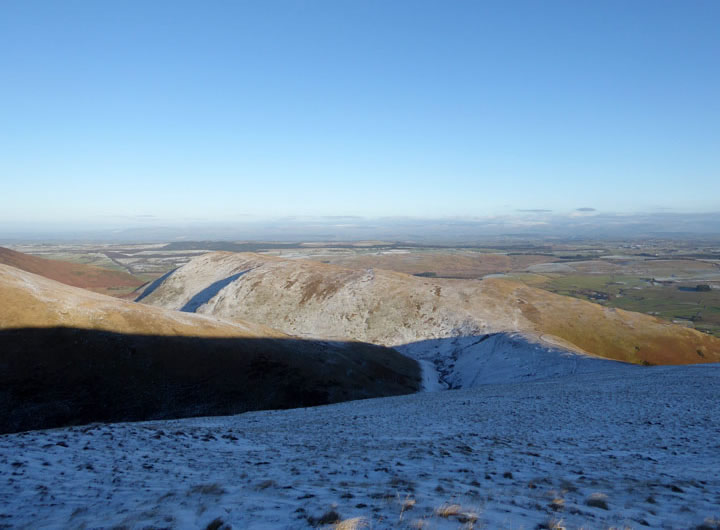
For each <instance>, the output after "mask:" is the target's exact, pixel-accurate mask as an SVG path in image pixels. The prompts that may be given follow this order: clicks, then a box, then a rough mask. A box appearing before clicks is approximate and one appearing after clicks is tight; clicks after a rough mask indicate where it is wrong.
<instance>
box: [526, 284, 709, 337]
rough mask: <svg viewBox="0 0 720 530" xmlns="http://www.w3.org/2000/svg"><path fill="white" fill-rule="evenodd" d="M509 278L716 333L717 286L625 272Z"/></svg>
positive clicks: (554, 291) (558, 292)
mask: <svg viewBox="0 0 720 530" xmlns="http://www.w3.org/2000/svg"><path fill="white" fill-rule="evenodd" d="M539 276H541V277H539ZM542 277H544V280H543V279H542ZM513 278H514V279H517V280H520V281H523V282H524V283H527V284H528V285H533V286H534V287H540V288H543V289H546V290H548V291H551V292H553V293H557V294H562V295H565V296H572V297H575V298H580V299H583V300H588V301H590V302H595V303H599V304H602V305H606V306H608V307H617V308H620V309H625V310H628V311H637V312H640V313H649V314H653V315H656V316H658V317H660V318H663V319H666V320H669V321H679V322H682V323H684V324H686V325H689V326H692V327H694V328H695V329H697V330H699V331H704V332H707V333H711V334H713V335H715V336H717V337H720V290H717V289H713V290H711V291H706V292H700V291H694V290H690V289H693V288H694V287H695V285H696V284H694V283H687V284H685V283H683V284H679V285H678V284H672V285H657V284H653V283H651V282H650V281H648V280H647V279H643V278H639V277H636V276H626V275H604V274H568V275H563V274H546V275H513ZM684 289H687V290H684Z"/></svg>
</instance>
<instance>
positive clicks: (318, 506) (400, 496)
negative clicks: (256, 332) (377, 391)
mask: <svg viewBox="0 0 720 530" xmlns="http://www.w3.org/2000/svg"><path fill="white" fill-rule="evenodd" d="M719 435H720V366H710V365H705V366H692V367H653V368H645V369H640V370H637V369H633V370H628V369H627V367H624V366H622V365H614V364H613V365H611V366H609V367H608V369H607V370H605V371H601V372H597V373H593V374H575V375H566V376H562V377H558V378H556V379H551V380H546V381H540V382H527V383H520V384H502V385H485V386H479V387H477V388H473V389H469V390H454V391H447V392H437V393H422V394H415V395H411V396H403V397H398V398H385V399H375V400H368V401H358V402H351V403H344V404H341V405H334V406H328V407H318V408H312V409H296V410H289V411H270V412H257V413H249V414H243V415H240V416H234V417H223V418H195V419H187V420H177V421H164V422H147V423H136V424H116V425H93V426H87V427H77V428H68V429H57V430H51V431H44V432H28V433H22V434H15V435H6V436H2V437H0V477H1V478H0V527H4V526H7V527H32V528H38V527H72V528H82V527H92V528H97V527H113V526H126V527H130V528H145V527H152V528H158V527H160V528H166V527H184V528H204V527H206V526H207V525H208V524H210V523H211V522H213V521H216V520H217V519H218V518H219V519H220V520H222V521H223V522H224V523H228V524H230V525H232V526H233V527H234V528H305V527H307V526H309V525H310V524H311V523H314V524H316V525H321V521H323V520H324V521H330V520H332V519H333V518H334V517H330V516H328V517H326V518H325V519H323V518H322V515H323V514H326V513H327V512H329V511H331V510H334V511H335V512H336V513H337V514H339V516H340V517H341V518H343V519H350V518H361V519H358V520H355V523H357V526H356V527H362V525H363V523H365V527H371V528H407V527H412V528H419V527H426V528H457V527H459V526H463V525H465V526H471V525H473V524H474V526H475V527H476V528H477V527H483V526H486V527H489V528H535V527H537V525H539V524H540V525H543V524H548V525H549V524H550V523H551V522H553V521H554V522H556V523H558V522H560V521H562V524H563V525H564V526H566V527H570V528H575V527H579V526H583V527H584V528H606V527H620V528H622V527H626V526H627V527H633V528H642V527H645V526H649V527H653V528H689V527H693V526H694V525H698V524H701V523H703V521H705V520H706V519H709V520H708V523H707V524H709V525H710V524H715V523H711V521H710V520H711V519H712V518H713V517H714V518H720V476H719V474H718V470H719V469H720V436H719ZM605 508H607V509H605ZM216 524H218V523H216ZM347 527H348V528H351V527H352V526H351V525H350V524H348V525H347ZM710 527H712V526H710Z"/></svg>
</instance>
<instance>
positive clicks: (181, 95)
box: [0, 0, 720, 224]
mask: <svg viewBox="0 0 720 530" xmlns="http://www.w3.org/2000/svg"><path fill="white" fill-rule="evenodd" d="M719 28H720V2H718V1H716V0H709V1H705V2H701V1H680V0H676V1H664V0H648V1H641V0H632V1H627V0H622V1H606V0H603V1H597V2H591V1H584V0H581V1H578V0H570V1H562V2H559V1H527V2H515V1H507V0H503V1H498V2H488V1H479V0H477V1H449V0H438V1H435V2H427V1H418V0H408V1H392V0H379V1H368V0H363V1H349V0H328V1H300V0H297V1H271V0H258V1H256V2H240V1H227V2H217V1H215V2H213V1H202V2H201V1H197V2H182V1H177V0H173V1H168V2H161V1H155V0H153V1H144V0H143V1H137V2H133V1H108V2H104V1H94V0H93V1H86V2H83V1H73V0H67V1H62V2H57V1H46V2H43V1H35V0H19V1H10V0H5V1H3V2H1V3H0V75H1V78H0V80H1V82H0V181H1V182H2V189H0V223H5V224H18V223H19V224H23V223H30V222H37V223H39V224H44V223H61V222H64V223H67V222H80V223H90V224H92V223H98V224H102V223H105V222H110V221H112V220H115V221H117V222H122V220H123V219H136V220H137V219H157V220H159V221H167V220H176V221H185V220H194V219H204V220H211V221H226V220H233V219H243V218H245V216H254V217H257V216H268V217H273V216H287V215H318V216H322V215H360V216H393V215H398V216H422V217H442V216H483V215H491V214H497V213H503V214H507V213H512V212H515V211H517V210H527V209H549V210H553V211H554V212H570V211H573V210H575V209H576V208H580V207H588V208H596V209H598V210H599V211H603V212H606V211H607V212H615V211H616V212H631V211H645V212H652V211H665V210H664V209H670V210H673V211H718V210H720V29H719ZM118 220H119V221H118Z"/></svg>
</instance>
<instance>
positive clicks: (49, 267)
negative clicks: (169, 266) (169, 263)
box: [0, 247, 144, 294]
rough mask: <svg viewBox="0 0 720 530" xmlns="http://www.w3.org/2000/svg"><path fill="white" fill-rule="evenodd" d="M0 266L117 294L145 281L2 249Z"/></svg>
mask: <svg viewBox="0 0 720 530" xmlns="http://www.w3.org/2000/svg"><path fill="white" fill-rule="evenodd" d="M0 264H3V265H10V266H12V267H16V268H18V269H22V270H24V271H27V272H32V273H33V274H38V275H40V276H44V277H45V278H50V279H51V280H55V281H58V282H61V283H64V284H67V285H72V286H74V287H82V288H83V289H90V290H92V291H96V292H102V293H106V294H113V290H122V291H127V290H128V289H137V288H138V287H140V286H141V285H142V284H143V283H144V282H143V280H140V279H139V278H136V277H135V276H133V275H132V274H128V273H126V272H121V271H111V270H107V269H103V268H101V267H94V266H92V265H85V264H82V263H70V262H67V261H60V260H54V259H45V258H39V257H37V256H31V255H30V254H24V253H22V252H17V251H15V250H10V249H9V248H5V247H0Z"/></svg>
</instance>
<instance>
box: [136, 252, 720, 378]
mask: <svg viewBox="0 0 720 530" xmlns="http://www.w3.org/2000/svg"><path fill="white" fill-rule="evenodd" d="M142 302H143V303H148V304H151V305H156V306H160V307H165V308H171V309H186V310H187V308H192V309H193V310H195V311H196V312H198V313H201V314H206V315H213V316H216V317H221V318H224V319H228V320H236V319H241V320H249V321H252V322H257V323H260V324H264V325H268V326H271V327H274V328H276V329H279V330H282V331H284V332H287V333H292V334H298V335H301V336H307V337H324V338H351V339H354V340H362V341H366V342H372V343H375V344H382V345H386V346H392V347H395V348H397V349H399V350H400V351H402V352H403V353H405V354H406V355H408V356H410V357H413V358H415V359H418V360H422V361H425V362H423V366H424V368H425V373H426V382H427V383H428V384H429V385H430V386H433V385H432V380H433V379H435V380H437V379H438V376H439V378H440V379H441V383H443V384H444V385H445V386H453V387H459V386H462V387H467V386H472V385H475V384H481V383H487V382H510V381H525V380H533V379H543V378H545V377H547V376H549V375H553V374H559V373H572V372H575V371H578V370H580V371H589V370H595V369H597V368H601V367H602V366H603V363H601V362H599V361H594V360H591V357H595V358H606V359H615V360H621V361H628V362H633V363H645V364H684V363H697V362H711V361H719V360H720V340H718V339H716V338H714V337H711V336H708V335H705V334H702V333H699V332H697V331H695V330H690V329H687V328H684V327H681V326H675V325H672V324H669V323H667V322H663V321H660V320H659V319H657V318H654V317H651V316H648V315H643V314H640V313H631V312H627V311H622V310H615V309H611V308H605V307H602V306H599V305H597V304H591V303H588V302H584V301H581V300H577V299H572V298H569V297H564V296H558V295H554V294H552V293H548V292H546V291H542V290H539V289H533V288H530V287H527V286H525V285H522V284H519V283H515V282H510V281H507V280H500V279H487V280H483V281H477V280H438V279H431V278H418V277H414V276H409V275H407V274H402V273H397V272H390V271H383V270H377V269H376V270H373V269H368V270H364V271H358V270H352V269H344V268H342V267H337V266H333V265H327V264H323V263H318V262H312V261H308V260H289V259H280V258H273V257H270V256H266V255H258V254H234V253H228V252H215V253H210V254H206V255H203V256H199V257H197V258H194V259H193V260H192V261H190V262H189V263H187V264H186V265H184V266H182V267H180V268H179V269H177V270H176V271H174V272H173V273H172V274H171V275H169V276H168V277H167V278H165V279H164V280H163V281H162V282H161V283H160V284H159V285H157V286H155V287H154V290H153V291H152V292H151V293H150V294H148V295H147V296H144V295H143V298H142ZM433 366H434V367H436V368H437V370H438V374H432V373H430V371H429V369H430V368H432V367H433ZM441 386H442V385H441Z"/></svg>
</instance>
